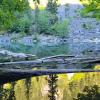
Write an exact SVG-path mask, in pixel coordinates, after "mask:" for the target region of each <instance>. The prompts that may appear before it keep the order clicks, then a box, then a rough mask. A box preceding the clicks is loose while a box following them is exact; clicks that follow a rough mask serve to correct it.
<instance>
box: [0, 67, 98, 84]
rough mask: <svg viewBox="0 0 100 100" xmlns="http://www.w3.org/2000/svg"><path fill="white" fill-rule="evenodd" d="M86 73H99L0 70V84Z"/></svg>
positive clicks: (91, 70)
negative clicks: (51, 75) (46, 76)
mask: <svg viewBox="0 0 100 100" xmlns="http://www.w3.org/2000/svg"><path fill="white" fill-rule="evenodd" d="M85 72H86V73H87V72H100V70H93V69H59V70H58V69H49V70H18V69H17V70H15V69H2V68H0V84H4V83H7V82H12V81H16V80H19V79H23V78H28V77H32V76H33V77H34V76H42V75H50V74H66V73H85Z"/></svg>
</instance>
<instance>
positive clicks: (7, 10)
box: [0, 0, 28, 29]
mask: <svg viewBox="0 0 100 100" xmlns="http://www.w3.org/2000/svg"><path fill="white" fill-rule="evenodd" d="M27 9H28V2H27V0H0V28H2V29H9V28H11V27H12V26H13V23H15V22H16V21H17V19H19V16H18V15H21V14H22V13H23V12H24V11H26V10H27ZM16 13H18V15H16Z"/></svg>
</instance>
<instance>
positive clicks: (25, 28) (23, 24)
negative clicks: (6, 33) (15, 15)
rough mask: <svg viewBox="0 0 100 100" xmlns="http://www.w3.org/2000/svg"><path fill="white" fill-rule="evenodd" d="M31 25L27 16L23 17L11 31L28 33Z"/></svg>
mask: <svg viewBox="0 0 100 100" xmlns="http://www.w3.org/2000/svg"><path fill="white" fill-rule="evenodd" d="M31 25H32V21H31V19H30V18H29V17H28V15H26V14H25V15H24V16H23V17H21V18H19V19H18V20H17V21H16V22H15V23H14V24H13V26H12V28H11V31H12V32H13V31H15V32H17V33H18V32H25V33H28V32H29V28H30V26H31Z"/></svg>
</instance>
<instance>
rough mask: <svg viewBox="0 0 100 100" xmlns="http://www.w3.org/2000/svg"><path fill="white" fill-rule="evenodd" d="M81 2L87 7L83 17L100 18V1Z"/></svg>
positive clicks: (87, 0) (85, 0)
mask: <svg viewBox="0 0 100 100" xmlns="http://www.w3.org/2000/svg"><path fill="white" fill-rule="evenodd" d="M80 1H81V2H82V3H83V5H84V6H85V8H84V10H83V11H82V15H84V16H92V17H96V18H100V0H80ZM89 14H90V15H89Z"/></svg>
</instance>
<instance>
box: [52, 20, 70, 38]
mask: <svg viewBox="0 0 100 100" xmlns="http://www.w3.org/2000/svg"><path fill="white" fill-rule="evenodd" d="M52 30H54V31H53V34H54V35H58V36H61V37H63V36H66V35H67V33H68V20H64V21H58V22H57V23H55V24H54V25H53V26H52Z"/></svg>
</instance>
